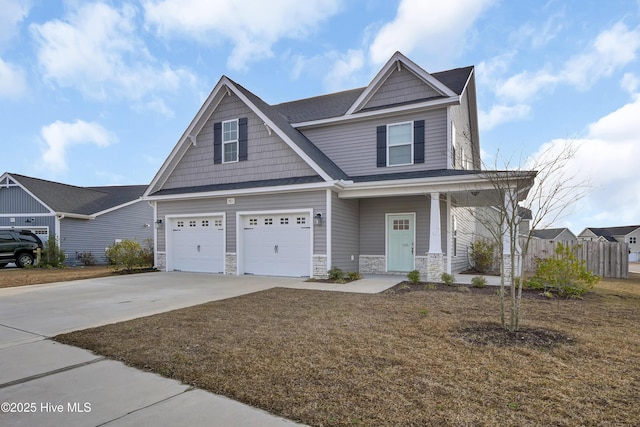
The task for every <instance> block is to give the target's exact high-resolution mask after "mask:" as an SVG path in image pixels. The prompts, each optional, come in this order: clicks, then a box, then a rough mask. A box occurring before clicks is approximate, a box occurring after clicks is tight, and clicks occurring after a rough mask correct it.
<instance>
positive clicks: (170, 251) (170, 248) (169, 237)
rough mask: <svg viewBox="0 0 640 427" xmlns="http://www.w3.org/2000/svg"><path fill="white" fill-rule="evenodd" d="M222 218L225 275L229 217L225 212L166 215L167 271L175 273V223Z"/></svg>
mask: <svg viewBox="0 0 640 427" xmlns="http://www.w3.org/2000/svg"><path fill="white" fill-rule="evenodd" d="M211 217H221V218H222V228H223V231H222V271H221V272H222V273H224V266H225V262H224V257H225V253H226V249H227V216H226V214H225V213H224V212H210V213H194V214H191V213H190V214H172V215H165V217H164V224H165V227H164V229H165V263H166V265H165V270H166V271H173V270H174V269H175V266H174V265H173V264H174V255H175V254H174V241H173V227H172V225H173V221H174V220H178V219H183V218H184V219H186V220H195V219H199V218H211Z"/></svg>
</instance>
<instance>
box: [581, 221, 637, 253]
mask: <svg viewBox="0 0 640 427" xmlns="http://www.w3.org/2000/svg"><path fill="white" fill-rule="evenodd" d="M578 240H581V241H594V242H597V241H601V242H620V243H627V244H628V245H629V262H638V261H640V225H628V226H623V227H604V228H595V227H587V228H585V229H584V230H582V232H581V233H580V234H578Z"/></svg>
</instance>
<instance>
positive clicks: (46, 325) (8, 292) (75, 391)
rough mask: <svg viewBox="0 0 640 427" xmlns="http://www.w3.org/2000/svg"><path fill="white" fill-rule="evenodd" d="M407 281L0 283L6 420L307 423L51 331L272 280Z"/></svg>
mask: <svg viewBox="0 0 640 427" xmlns="http://www.w3.org/2000/svg"><path fill="white" fill-rule="evenodd" d="M402 280H404V277H403V276H371V277H367V278H365V279H363V280H359V281H356V282H353V283H348V284H344V285H336V284H331V283H319V282H305V281H303V280H302V279H295V278H281V277H278V278H274V277H255V276H219V275H209V274H189V273H148V274H142V275H133V276H120V277H108V278H99V279H90V280H81V281H76V282H66V283H57V284H47V285H36V286H27V287H20V288H8V289H0V403H2V402H6V403H3V404H2V408H1V410H0V425H3V426H4V425H7V426H29V427H31V426H60V425H64V426H102V425H106V426H139V425H159V426H165V425H166V426H174V425H190V426H214V427H215V426H220V427H222V426H225V427H226V426H267V427H269V426H295V425H300V424H297V423H295V422H293V421H290V420H286V419H283V418H280V417H277V416H274V415H272V414H269V413H267V412H265V411H262V410H259V409H256V408H253V407H250V406H248V405H245V404H242V403H239V402H236V401H234V400H231V399H228V398H226V397H223V396H219V395H215V394H212V393H209V392H205V391H203V390H198V389H194V388H192V387H190V386H187V385H185V384H182V383H180V382H178V381H175V380H170V379H167V378H164V377H161V376H159V375H156V374H152V373H149V372H143V371H140V370H138V369H134V368H130V367H128V366H125V365H124V364H122V363H120V362H117V361H112V360H108V359H105V358H103V357H101V356H97V355H94V354H92V353H91V352H88V351H86V350H83V349H80V348H76V347H72V346H68V345H64V344H59V343H57V342H54V341H51V340H49V339H48V338H49V337H52V336H55V335H57V334H60V333H64V332H68V331H72V330H79V329H85V328H89V327H93V326H98V325H104V324H107V323H114V322H119V321H123V320H128V319H133V318H137V317H142V316H147V315H151V314H156V313H161V312H165V311H169V310H173V309H177V308H182V307H187V306H192V305H196V304H201V303H204V302H208V301H214V300H220V299H225V298H232V297H236V296H240V295H244V294H248V293H252V292H257V291H261V290H266V289H270V288H274V287H286V288H298V289H318V290H331V291H340V292H361V293H377V292H381V291H383V290H385V289H387V288H389V287H391V286H393V285H395V284H396V283H398V282H400V281H402ZM7 404H8V406H7Z"/></svg>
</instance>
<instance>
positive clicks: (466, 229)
mask: <svg viewBox="0 0 640 427" xmlns="http://www.w3.org/2000/svg"><path fill="white" fill-rule="evenodd" d="M454 217H455V218H456V222H457V229H458V235H457V236H458V238H457V256H453V250H452V251H451V273H452V274H455V273H459V272H461V271H464V270H467V269H468V268H469V267H470V264H469V256H470V254H471V243H472V242H473V240H474V236H475V228H476V226H475V219H474V217H473V213H472V212H471V211H470V208H462V207H452V208H451V232H452V233H453V218H454ZM451 242H452V243H453V237H452V239H451ZM452 249H453V248H452Z"/></svg>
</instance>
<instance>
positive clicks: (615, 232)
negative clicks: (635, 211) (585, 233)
mask: <svg viewBox="0 0 640 427" xmlns="http://www.w3.org/2000/svg"><path fill="white" fill-rule="evenodd" d="M638 228H640V225H626V226H622V227H600V228H595V227H587V229H588V230H591V232H592V233H593V234H595V235H596V236H600V237H604V238H605V239H607V240H608V241H610V242H617V240H616V238H615V237H614V236H626V235H627V234H629V233H631V232H633V231H635V230H637V229H638Z"/></svg>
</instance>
